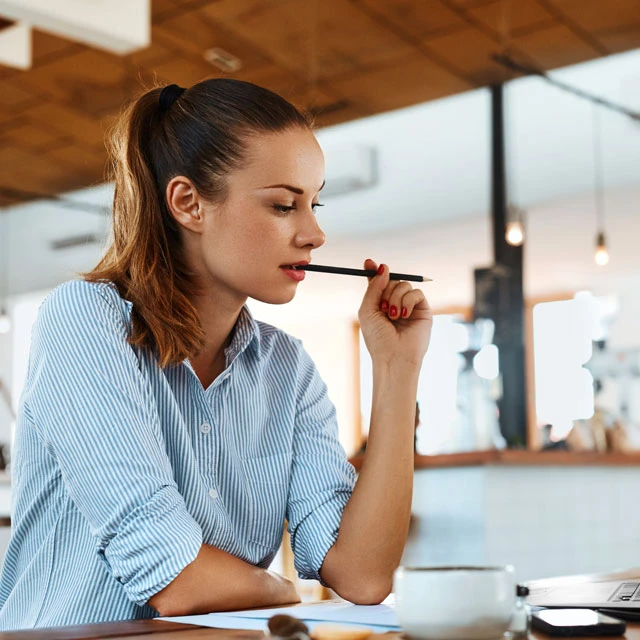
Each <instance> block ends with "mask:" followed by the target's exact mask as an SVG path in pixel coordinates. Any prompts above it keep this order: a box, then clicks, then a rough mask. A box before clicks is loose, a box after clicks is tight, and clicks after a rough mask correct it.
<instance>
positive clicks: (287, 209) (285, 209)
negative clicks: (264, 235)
mask: <svg viewBox="0 0 640 640" xmlns="http://www.w3.org/2000/svg"><path fill="white" fill-rule="evenodd" d="M273 208H274V209H275V211H276V213H279V214H280V215H283V216H286V215H287V214H288V213H291V212H292V211H293V210H294V209H295V207H294V206H293V205H291V206H289V205H286V204H274V205H273Z"/></svg>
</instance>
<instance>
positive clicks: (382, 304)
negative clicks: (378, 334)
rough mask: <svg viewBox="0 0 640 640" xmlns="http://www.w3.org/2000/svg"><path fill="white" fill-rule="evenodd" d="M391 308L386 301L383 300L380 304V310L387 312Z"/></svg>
mask: <svg viewBox="0 0 640 640" xmlns="http://www.w3.org/2000/svg"><path fill="white" fill-rule="evenodd" d="M388 308H389V303H388V302H387V301H386V300H383V301H382V302H381V303H380V310H381V311H386V310H387V309H388Z"/></svg>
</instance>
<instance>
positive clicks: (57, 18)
mask: <svg viewBox="0 0 640 640" xmlns="http://www.w3.org/2000/svg"><path fill="white" fill-rule="evenodd" d="M0 16H2V17H4V18H7V19H9V20H14V21H17V22H21V23H24V24H22V25H17V26H18V27H23V29H26V30H29V26H31V27H34V28H36V29H40V30H42V31H46V32H48V33H52V34H55V35H57V36H61V37H63V38H68V39H69V40H74V41H76V42H82V43H83V44H87V45H89V46H92V47H97V48H98V49H104V50H105V51H109V52H111V53H116V54H118V55H126V54H128V53H131V52H133V51H137V50H138V49H144V48H145V47H148V46H149V44H150V43H151V4H150V0H92V1H91V2H86V1H79V0H0ZM27 25H29V26H27ZM14 29H16V26H14V27H9V28H8V29H4V30H3V31H2V32H0V35H2V34H5V33H6V32H7V31H12V30H14ZM16 33H17V34H19V35H16ZM11 37H14V38H18V39H17V40H16V41H15V42H14V43H13V46H15V47H16V48H17V49H20V50H22V49H23V48H24V46H25V42H27V36H26V35H25V33H24V32H23V31H21V30H20V29H18V31H17V32H14V34H13V36H11V35H10V36H9V38H11ZM29 43H30V40H29ZM29 57H30V54H29ZM0 60H2V61H6V62H5V63H6V64H11V62H10V60H11V48H10V46H9V45H8V44H3V43H2V41H0ZM18 62H20V61H18ZM12 66H17V67H19V68H28V67H25V66H24V65H21V64H12Z"/></svg>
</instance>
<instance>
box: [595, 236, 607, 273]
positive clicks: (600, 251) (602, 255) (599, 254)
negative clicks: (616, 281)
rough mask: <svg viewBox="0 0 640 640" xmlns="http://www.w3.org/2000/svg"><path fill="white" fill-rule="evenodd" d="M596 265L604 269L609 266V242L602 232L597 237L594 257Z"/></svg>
mask: <svg viewBox="0 0 640 640" xmlns="http://www.w3.org/2000/svg"><path fill="white" fill-rule="evenodd" d="M594 259H595V261H596V264H597V265H599V266H601V267H604V266H605V265H606V264H609V252H608V251H607V242H606V239H605V236H604V233H603V232H602V231H600V232H599V233H598V235H597V237H596V253H595V255H594Z"/></svg>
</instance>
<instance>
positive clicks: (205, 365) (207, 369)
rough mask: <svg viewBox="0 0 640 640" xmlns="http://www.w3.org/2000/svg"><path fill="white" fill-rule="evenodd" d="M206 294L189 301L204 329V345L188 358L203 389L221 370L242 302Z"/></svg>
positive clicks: (222, 369) (223, 366)
mask: <svg viewBox="0 0 640 640" xmlns="http://www.w3.org/2000/svg"><path fill="white" fill-rule="evenodd" d="M221 298H222V296H214V295H211V294H208V295H206V296H199V297H197V298H195V299H193V300H192V302H193V304H194V306H195V308H196V310H197V311H198V315H199V316H200V322H201V324H202V329H203V331H204V345H203V347H202V349H200V351H199V352H198V353H197V354H196V355H194V356H192V357H191V358H190V359H189V360H190V362H191V366H192V367H193V369H194V371H195V372H196V375H197V376H198V378H199V380H200V382H201V384H202V386H203V387H204V388H205V389H206V388H207V387H208V386H209V385H210V384H211V383H212V382H213V381H214V380H215V379H216V378H217V377H218V376H219V375H220V374H221V373H222V372H223V371H224V369H225V366H226V360H225V349H226V348H227V347H228V346H229V345H230V344H231V339H232V337H233V330H234V327H235V324H236V321H237V320H238V316H239V315H240V312H241V310H242V306H243V304H244V302H242V303H240V304H239V303H238V301H233V302H231V301H226V304H225V301H224V300H222V299H221Z"/></svg>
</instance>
